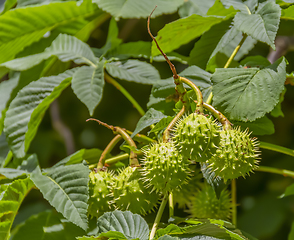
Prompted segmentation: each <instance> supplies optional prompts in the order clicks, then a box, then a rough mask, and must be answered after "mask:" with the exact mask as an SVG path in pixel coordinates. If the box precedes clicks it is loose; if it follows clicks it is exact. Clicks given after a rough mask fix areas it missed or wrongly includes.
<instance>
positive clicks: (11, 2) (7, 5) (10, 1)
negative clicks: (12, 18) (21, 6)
mask: <svg viewBox="0 0 294 240" xmlns="http://www.w3.org/2000/svg"><path fill="white" fill-rule="evenodd" d="M16 3H17V0H6V1H5V2H4V3H3V5H2V6H0V14H1V15H2V14H4V13H6V12H7V11H8V10H9V9H11V8H13V7H14V6H15V5H16Z"/></svg>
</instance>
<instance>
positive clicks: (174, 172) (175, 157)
mask: <svg viewBox="0 0 294 240" xmlns="http://www.w3.org/2000/svg"><path fill="white" fill-rule="evenodd" d="M144 154H145V159H144V163H143V165H144V167H143V168H142V175H143V181H144V182H146V183H147V185H148V186H152V187H153V190H155V191H157V192H166V191H173V190H175V189H178V188H180V187H181V186H182V185H183V184H184V183H186V182H187V179H188V177H189V172H190V171H189V162H190V161H189V160H188V159H186V158H183V157H182V156H181V154H179V152H178V150H177V148H176V147H175V145H174V144H173V143H172V142H166V143H164V142H160V143H157V144H153V145H152V146H150V148H149V149H148V150H145V151H144Z"/></svg>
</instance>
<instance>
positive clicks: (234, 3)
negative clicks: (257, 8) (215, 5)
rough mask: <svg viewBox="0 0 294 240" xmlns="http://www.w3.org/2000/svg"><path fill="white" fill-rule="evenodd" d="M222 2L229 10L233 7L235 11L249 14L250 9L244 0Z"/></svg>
mask: <svg viewBox="0 0 294 240" xmlns="http://www.w3.org/2000/svg"><path fill="white" fill-rule="evenodd" d="M221 2H222V4H223V5H224V6H225V7H227V8H229V7H231V6H233V8H234V9H238V10H240V11H241V12H244V13H248V11H249V8H248V7H247V6H246V5H245V4H244V3H243V2H242V0H221Z"/></svg>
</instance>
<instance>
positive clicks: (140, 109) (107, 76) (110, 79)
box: [104, 73, 145, 116]
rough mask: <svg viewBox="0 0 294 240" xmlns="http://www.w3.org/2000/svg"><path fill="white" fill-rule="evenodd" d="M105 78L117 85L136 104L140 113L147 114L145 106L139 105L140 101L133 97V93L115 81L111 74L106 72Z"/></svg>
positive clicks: (135, 106)
mask: <svg viewBox="0 0 294 240" xmlns="http://www.w3.org/2000/svg"><path fill="white" fill-rule="evenodd" d="M104 76H105V80H106V81H107V82H109V83H110V84H112V85H113V86H115V87H116V88H117V89H118V90H119V91H120V92H121V93H122V94H123V95H124V96H125V97H126V98H127V99H128V100H129V101H130V102H131V103H132V104H133V106H134V108H136V109H137V111H138V112H139V113H140V115H141V116H143V115H145V111H144V110H143V108H142V107H141V106H140V105H139V103H138V102H137V101H136V100H135V99H134V98H133V97H132V95H131V94H130V93H129V92H128V91H127V90H126V89H125V88H124V87H123V86H122V85H120V84H119V83H118V82H117V81H115V80H114V79H113V78H112V77H111V76H110V75H108V74H107V73H105V75H104Z"/></svg>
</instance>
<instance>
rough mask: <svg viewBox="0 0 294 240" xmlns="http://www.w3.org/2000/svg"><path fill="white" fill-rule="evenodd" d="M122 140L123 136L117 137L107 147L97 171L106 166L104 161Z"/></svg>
mask: <svg viewBox="0 0 294 240" xmlns="http://www.w3.org/2000/svg"><path fill="white" fill-rule="evenodd" d="M121 139H122V137H121V135H119V134H118V135H116V136H115V137H114V138H113V139H112V140H111V141H110V142H109V143H108V145H107V146H106V148H105V149H104V151H103V152H102V154H101V156H100V158H99V161H98V164H97V169H98V170H99V169H102V168H103V166H104V160H105V157H106V155H107V154H108V153H110V152H111V151H112V149H113V148H114V147H115V145H116V144H117V143H118V142H119V141H120V140H121Z"/></svg>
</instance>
